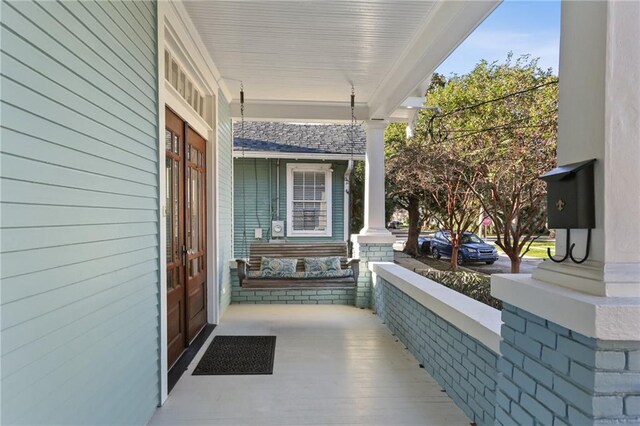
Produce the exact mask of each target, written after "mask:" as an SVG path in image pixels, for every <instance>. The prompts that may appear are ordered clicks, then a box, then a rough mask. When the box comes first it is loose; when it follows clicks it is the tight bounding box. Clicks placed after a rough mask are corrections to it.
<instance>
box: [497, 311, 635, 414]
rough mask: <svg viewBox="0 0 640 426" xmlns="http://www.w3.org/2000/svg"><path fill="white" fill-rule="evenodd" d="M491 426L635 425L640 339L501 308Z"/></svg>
mask: <svg viewBox="0 0 640 426" xmlns="http://www.w3.org/2000/svg"><path fill="white" fill-rule="evenodd" d="M502 321H503V326H502V333H501V334H502V338H503V340H502V342H501V347H500V351H501V352H502V358H500V359H499V360H498V370H499V374H498V383H497V388H498V391H497V394H496V400H497V407H496V424H499V425H511V424H522V425H525V424H531V425H533V424H543V425H547V424H548V425H551V424H553V425H554V426H561V425H600V424H612V423H615V424H640V342H622V341H604V340H597V339H594V338H590V337H587V336H584V335H582V334H580V333H576V332H575V331H572V330H569V329H567V328H565V327H562V326H560V325H558V324H555V323H553V322H551V321H547V320H545V319H544V318H541V317H538V316H536V315H533V314H531V313H530V312H527V311H525V310H522V309H520V308H516V307H515V306H512V305H509V304H506V303H505V304H504V309H503V311H502Z"/></svg>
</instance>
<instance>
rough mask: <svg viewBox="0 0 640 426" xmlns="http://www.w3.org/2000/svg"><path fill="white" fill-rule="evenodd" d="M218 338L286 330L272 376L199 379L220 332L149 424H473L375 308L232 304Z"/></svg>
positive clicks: (277, 333) (278, 345)
mask: <svg viewBox="0 0 640 426" xmlns="http://www.w3.org/2000/svg"><path fill="white" fill-rule="evenodd" d="M213 334H214V335H234V334H239V335H275V336H277V343H276V354H275V363H274V373H273V375H263V376H261V375H258V376H192V375H191V372H192V371H193V369H194V368H195V366H196V365H197V363H198V360H199V358H200V357H201V356H202V354H203V353H204V351H205V350H206V348H207V346H208V344H209V342H210V341H211V340H212V338H213V336H211V337H210V338H209V339H208V341H207V343H205V345H204V346H203V348H202V349H201V350H200V352H199V353H198V355H197V356H196V358H195V359H194V361H193V362H192V363H191V365H190V366H189V369H188V370H187V372H185V374H184V375H183V376H182V378H181V379H180V381H179V382H178V383H177V384H176V386H175V388H174V389H173V390H172V392H171V394H170V395H169V398H168V399H167V401H166V402H165V404H164V405H163V406H162V407H161V408H159V409H158V410H157V411H156V413H155V415H154V416H153V418H152V419H151V421H150V422H149V424H150V425H168V424H172V425H173V424H182V425H191V424H210V425H215V424H234V425H244V424H271V425H289V424H428V425H466V424H468V423H469V421H470V420H469V419H468V418H467V417H466V416H465V415H464V413H463V412H462V411H461V410H460V409H459V408H458V407H456V405H455V404H454V402H453V401H452V400H451V398H450V397H449V396H448V395H447V394H446V393H444V392H442V390H441V389H442V388H441V386H440V385H439V384H438V383H437V382H436V381H435V380H434V379H433V378H431V377H430V376H429V375H428V374H427V372H426V371H425V370H424V369H421V368H420V367H419V362H418V361H416V359H415V358H414V357H413V355H412V354H411V353H410V352H409V351H408V350H406V349H405V346H404V344H403V343H402V342H400V341H398V338H397V337H394V336H393V335H392V334H391V332H390V331H389V329H388V328H386V327H385V325H383V324H382V321H381V319H380V318H379V317H378V316H376V315H372V311H371V310H368V309H357V308H355V307H353V306H338V305H327V306H319V305H313V306H309V305H251V306H249V305H232V306H230V307H229V309H228V310H227V312H226V313H225V316H224V318H223V320H222V321H221V323H220V325H219V326H218V327H217V328H216V329H215V330H214V333H213Z"/></svg>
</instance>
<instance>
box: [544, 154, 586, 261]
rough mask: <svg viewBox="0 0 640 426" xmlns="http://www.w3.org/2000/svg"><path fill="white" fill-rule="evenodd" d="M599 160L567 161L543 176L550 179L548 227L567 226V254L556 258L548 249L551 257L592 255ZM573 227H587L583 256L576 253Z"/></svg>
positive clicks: (556, 259)
mask: <svg viewBox="0 0 640 426" xmlns="http://www.w3.org/2000/svg"><path fill="white" fill-rule="evenodd" d="M595 162H596V160H588V161H582V162H580V163H572V164H566V165H564V166H560V167H556V168H555V169H553V170H550V171H548V172H547V173H545V174H543V175H542V176H540V179H542V180H544V181H545V182H547V216H548V223H549V228H551V229H566V230H567V232H566V238H567V241H566V243H565V249H566V252H565V254H564V256H562V257H560V258H555V257H553V256H551V251H550V250H549V249H547V254H548V256H549V259H551V260H553V261H554V262H557V263H561V262H564V261H565V260H567V259H568V258H571V260H572V261H573V262H575V263H582V262H584V261H585V260H587V258H588V257H589V247H590V245H591V229H593V228H595V227H596V213H595V202H594V188H593V184H594V179H593V164H594V163H595ZM572 229H588V233H587V245H586V250H585V255H584V257H583V258H582V259H578V258H577V257H576V256H574V254H573V251H574V248H575V246H576V245H575V244H571V230H572Z"/></svg>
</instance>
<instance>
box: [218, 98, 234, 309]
mask: <svg viewBox="0 0 640 426" xmlns="http://www.w3.org/2000/svg"><path fill="white" fill-rule="evenodd" d="M232 145H233V135H232V126H231V111H230V109H229V102H228V101H227V100H226V99H225V97H224V95H223V94H222V91H220V93H219V94H218V164H217V165H218V203H219V204H218V224H219V229H218V241H219V245H218V247H219V250H220V253H219V258H220V265H221V268H220V270H219V271H218V275H219V276H218V282H219V283H220V287H219V288H220V297H219V298H218V300H220V307H221V309H220V313H221V314H224V311H225V310H226V309H227V306H229V304H230V303H231V271H230V270H229V261H230V260H232V259H233V258H234V256H233V232H232V229H233V196H232V191H233V179H232V176H233V159H232V150H233V148H232Z"/></svg>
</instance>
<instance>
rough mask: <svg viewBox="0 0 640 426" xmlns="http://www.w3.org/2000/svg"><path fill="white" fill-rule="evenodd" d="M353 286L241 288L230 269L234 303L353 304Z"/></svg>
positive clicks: (235, 275) (236, 276)
mask: <svg viewBox="0 0 640 426" xmlns="http://www.w3.org/2000/svg"><path fill="white" fill-rule="evenodd" d="M355 293H356V290H355V289H354V288H349V289H329V288H327V289H323V288H318V289H300V290H297V289H296V290H289V289H281V290H280V289H270V290H257V289H243V288H242V287H240V285H239V282H238V275H237V274H236V273H235V270H234V271H232V278H231V303H234V304H252V305H256V304H272V305H273V304H280V305H284V304H287V305H291V304H297V305H301V304H305V305H354V304H355Z"/></svg>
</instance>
